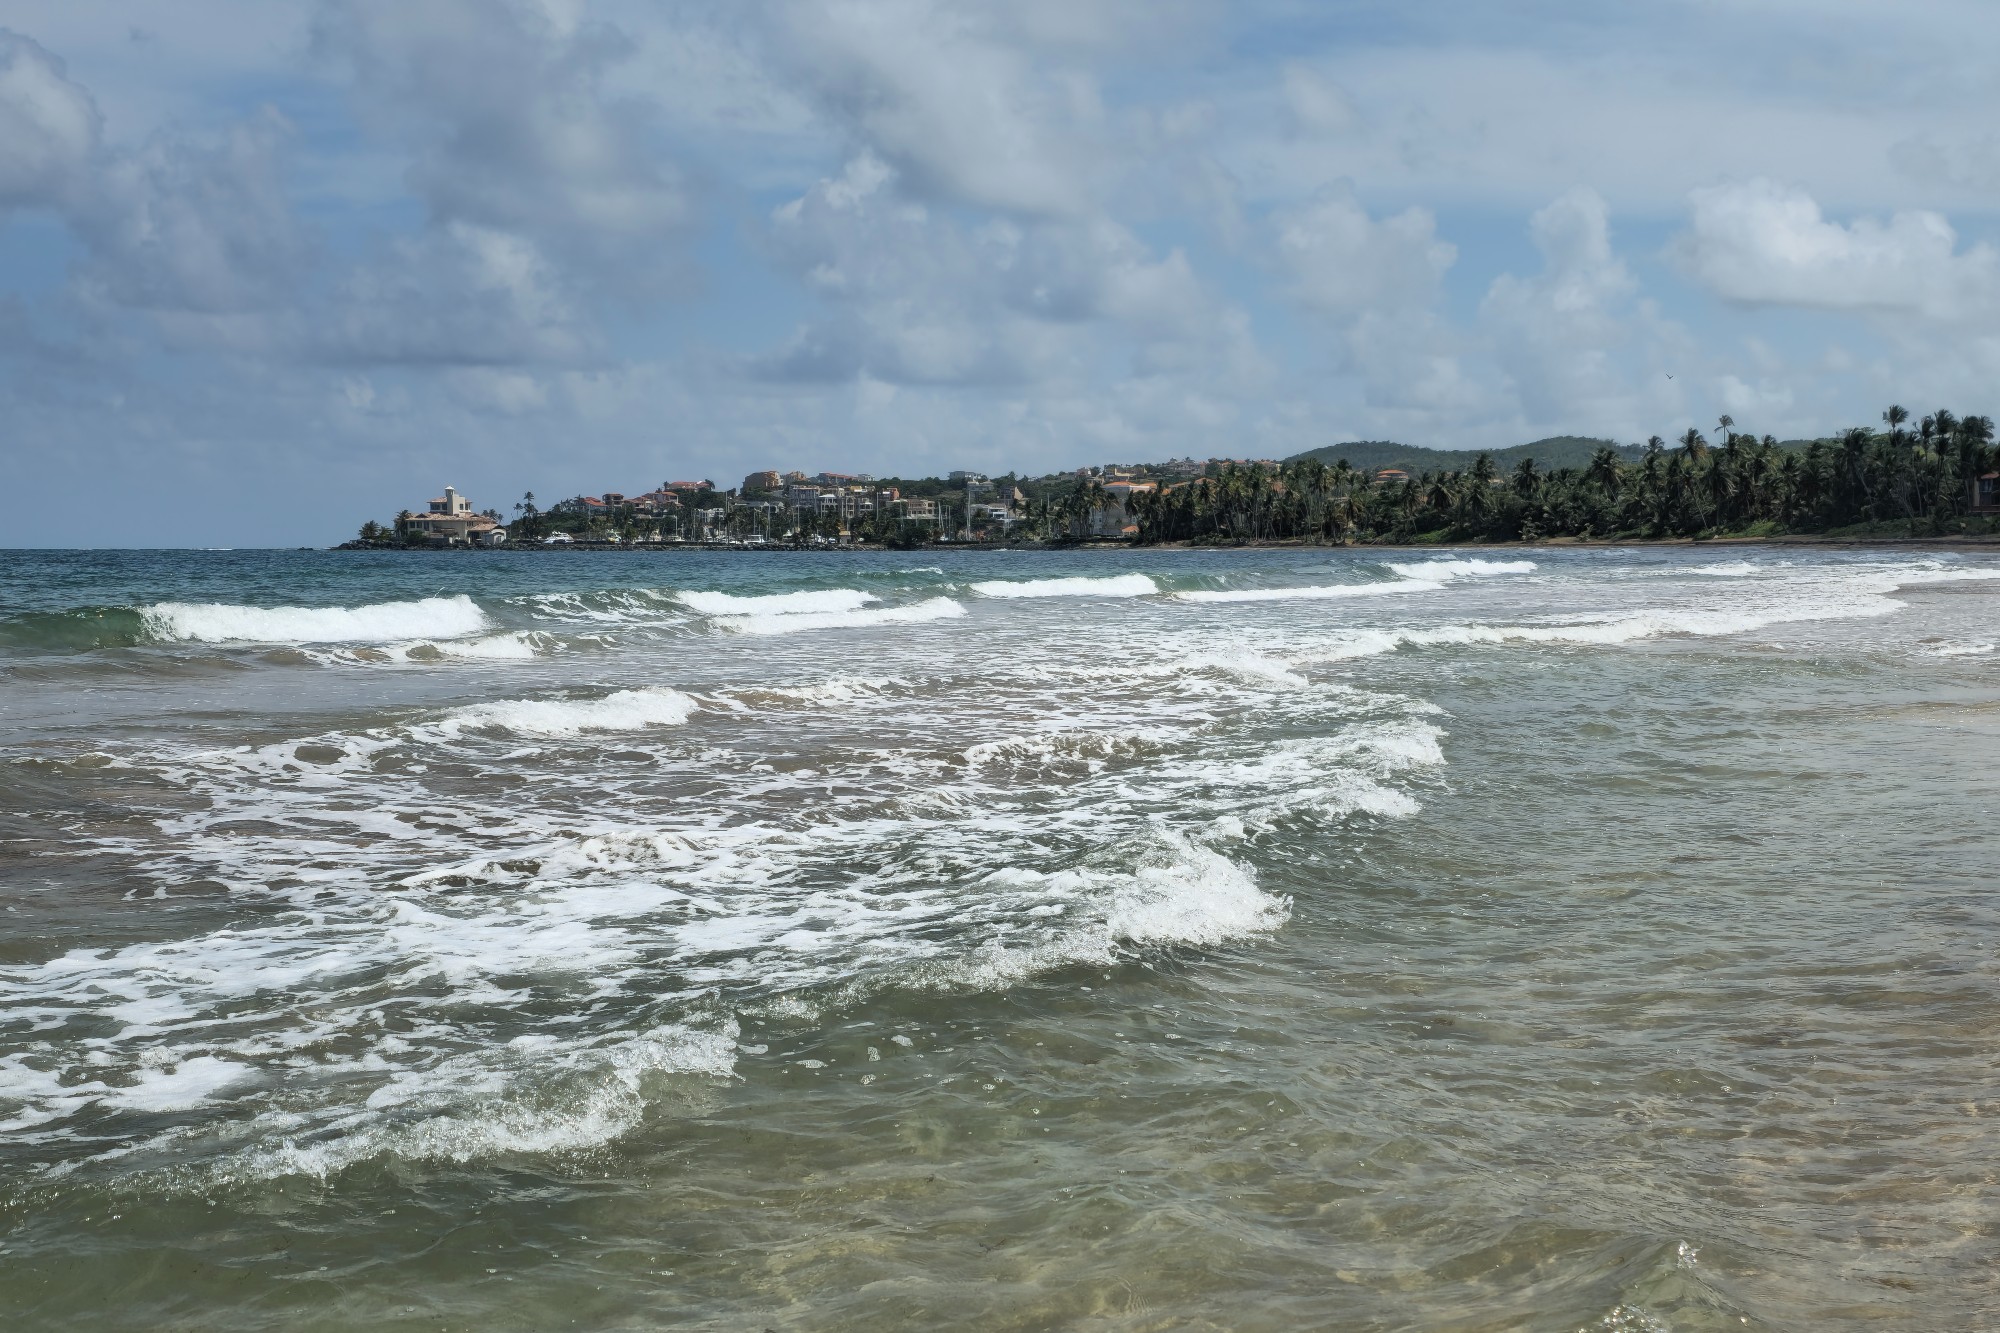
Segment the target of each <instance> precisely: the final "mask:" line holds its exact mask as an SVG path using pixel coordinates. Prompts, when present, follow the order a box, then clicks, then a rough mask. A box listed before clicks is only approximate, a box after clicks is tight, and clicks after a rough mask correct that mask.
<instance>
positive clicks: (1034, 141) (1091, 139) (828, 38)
mask: <svg viewBox="0 0 2000 1333" xmlns="http://www.w3.org/2000/svg"><path fill="white" fill-rule="evenodd" d="M1077 8H1085V7H1077ZM782 12H783V14H784V16H785V20H786V21H785V22H784V23H783V24H781V25H780V26H779V28H778V29H777V32H776V36H775V45H776V46H777V48H778V49H779V50H780V51H782V52H783V53H784V54H785V57H786V59H787V61H788V63H789V66H790V68H791V69H792V70H793V71H794V72H795V74H796V75H797V77H798V78H799V79H800V80H801V81H802V83H803V86H804V87H806V88H807V89H809V90H810V92H811V94H812V95H813V96H814V98H815V99H816V100H817V101H818V102H819V103H820V105H821V106H822V107H823V108H824V109H825V110H826V111H827V112H828V113H829V114H831V115H833V116H835V117H837V118H838V119H839V121H841V122H842V123H844V124H846V125H847V126H848V127H849V129H850V132H851V133H852V134H854V135H855V136H856V138H857V139H859V140H860V141H861V142H862V143H864V144H865V145H866V146H867V147H868V148H869V149H870V150H871V151H873V152H875V153H876V154H878V155H880V156H881V157H882V158H883V159H884V160H885V161H886V162H888V163H889V164H890V165H892V166H894V167H895V168H896V170H897V171H898V173H899V174H900V175H901V176H902V177H903V178H904V180H905V181H906V183H907V186H908V188H910V189H911V190H912V191H913V192H914V193H916V194H917V195H919V196H920V197H926V198H931V199H937V200H948V201H954V202H962V203H969V204H975V205H979V206H981V207H986V208H994V209H1001V210H1005V211H1008V212H1010V213H1016V214H1022V215H1029V216H1047V217H1074V216H1078V215H1081V214H1084V213H1087V212H1088V211H1090V209H1091V207H1092V204H1093V202H1094V201H1095V200H1096V199H1098V198H1099V197H1101V195H1102V192H1103V188H1104V186H1105V184H1106V183H1107V182H1106V180H1105V174H1106V172H1107V171H1108V170H1109V169H1111V168H1112V167H1113V165H1114V162H1113V159H1112V158H1111V157H1110V155H1109V154H1108V152H1107V148H1106V144H1105V142H1104V140H1105V137H1106V132H1107V124H1106V120H1107V116H1106V111H1105V108H1104V106H1103V104H1102V101H1101V99H1100V95H1099V91H1098V86H1097V81H1096V79H1095V78H1094V77H1093V75H1092V73H1091V72H1090V71H1089V70H1088V69H1087V68H1085V67H1083V66H1082V65H1080V64H1078V63H1076V62H1074V61H1070V60H1065V59H1064V58H1063V51H1062V49H1061V47H1060V46H1059V45H1058V46H1051V47H1042V48H1039V49H1038V48H1037V47H1036V46H1034V45H1033V44H1032V43H1029V42H1024V41H1021V40H1019V38H1020V37H1021V36H1022V35H1023V32H1022V30H1021V29H1020V28H1017V27H1015V24H1016V23H1019V22H1020V21H1021V19H1020V16H1016V17H1015V19H1014V20H1013V21H1011V22H1010V21H1009V19H1008V17H1007V14H1006V10H1005V8H1004V7H1000V6H994V7H985V6H979V5H964V4H957V3H937V2H936V0H883V2H882V3H876V4H838V5H822V4H793V5H790V6H787V7H786V8H785V9H784V10H783V11H782ZM1027 17H1028V18H1029V19H1030V20H1031V22H1030V23H1029V26H1028V27H1027V29H1026V35H1028V36H1037V35H1039V36H1044V37H1046V36H1049V35H1052V34H1053V35H1056V36H1070V37H1088V36H1090V35H1091V33H1092V32H1093V31H1094V30H1095V29H1094V27H1089V26H1087V27H1085V28H1083V29H1081V30H1076V31H1072V30H1070V29H1068V28H1067V27H1065V26H1063V25H1058V24H1056V23H1055V22H1054V17H1055V16H1054V15H1053V13H1051V12H1050V7H1047V6H1042V7H1040V8H1039V9H1031V11H1030V13H1029V15H1028V16H1027ZM1010 28H1012V29H1013V31H1010Z"/></svg>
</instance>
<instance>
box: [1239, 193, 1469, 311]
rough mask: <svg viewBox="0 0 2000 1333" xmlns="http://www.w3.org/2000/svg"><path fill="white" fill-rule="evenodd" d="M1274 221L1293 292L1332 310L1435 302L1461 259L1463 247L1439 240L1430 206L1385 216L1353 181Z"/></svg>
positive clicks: (1317, 306)
mask: <svg viewBox="0 0 2000 1333" xmlns="http://www.w3.org/2000/svg"><path fill="white" fill-rule="evenodd" d="M1272 221H1273V224H1274V229H1275V237H1274V241H1275V246H1274V248H1275V250H1276V253H1277V256H1278V259H1279V262H1280V263H1281V265H1282V266H1283V269H1284V271H1285V274H1286V276H1287V278H1288V280H1289V287H1288V290H1289V292H1290V294H1291V295H1292V296H1293V297H1295V298H1296V299H1297V300H1299V301H1300V302H1301V303H1303V304H1305V305H1307V306H1310V307H1312V308H1313V309H1315V310H1319V311H1322V312H1324V313H1327V314H1333V315H1355V314H1359V313H1361V312H1363V311H1367V310H1380V309H1384V308H1407V307H1410V306H1427V305H1429V304H1430V303H1431V302H1433V301H1434V300H1436V298H1437V294H1438V290H1439V284H1440V283H1441V282H1442V280H1443V278H1444V275H1445V271H1446V270H1447V269H1449V268H1450V267H1451V266H1452V264H1453V262H1454V261H1455V260H1456V259H1457V257H1458V251H1457V249H1456V247H1454V246H1453V245H1451V243H1450V242H1448V241H1442V240H1440V239H1438V235H1437V220H1436V219H1435V218H1434V217H1432V216H1431V213H1430V211H1429V210H1428V209H1423V208H1408V209H1405V210H1403V211H1402V212H1401V213H1398V214H1396V215H1394V216H1393V217H1386V218H1383V219H1381V220H1380V221H1377V220H1376V219H1374V218H1372V217H1370V216H1369V215H1368V210H1367V209H1365V208H1363V207H1362V205H1361V201H1360V199H1359V197H1358V196H1357V195H1356V193H1355V190H1354V186H1353V184H1352V183H1351V182H1342V183H1340V184H1339V185H1336V186H1334V187H1332V188H1330V189H1328V190H1325V191H1323V192H1322V193H1321V194H1320V195H1319V196H1318V197H1317V198H1315V199H1313V200H1312V201H1311V202H1309V203H1307V204H1304V205H1302V206H1300V207H1298V208H1292V209H1284V210H1280V211H1279V212H1278V213H1276V214H1275V215H1274V216H1273V219H1272Z"/></svg>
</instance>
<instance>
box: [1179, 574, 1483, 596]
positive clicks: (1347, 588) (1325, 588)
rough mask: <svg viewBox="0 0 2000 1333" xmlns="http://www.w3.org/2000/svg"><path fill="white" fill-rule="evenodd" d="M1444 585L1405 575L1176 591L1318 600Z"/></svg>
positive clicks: (1206, 594)
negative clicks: (1376, 579) (1294, 585)
mask: <svg viewBox="0 0 2000 1333" xmlns="http://www.w3.org/2000/svg"><path fill="white" fill-rule="evenodd" d="M1442 587H1444V584H1442V583H1440V582H1438V581H1437V580H1435V579H1418V578H1406V579H1399V580H1397V581H1396V582H1394V583H1332V584H1320V585H1315V586H1307V587H1299V588H1222V589H1214V590H1210V589H1191V590H1189V591H1187V592H1177V593H1175V594H1174V596H1175V598H1177V599H1178V600H1180V601H1183V602H1299V601H1304V602H1316V601H1330V600H1335V599H1339V598H1344V597H1383V596H1392V595H1396V594H1401V593H1410V592H1436V591H1438V589H1440V588H1442Z"/></svg>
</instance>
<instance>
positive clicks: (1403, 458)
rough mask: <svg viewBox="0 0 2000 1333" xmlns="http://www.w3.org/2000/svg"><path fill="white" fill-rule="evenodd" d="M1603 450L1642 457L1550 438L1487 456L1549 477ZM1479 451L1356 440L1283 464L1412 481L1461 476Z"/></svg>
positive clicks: (1627, 448) (1595, 443)
mask: <svg viewBox="0 0 2000 1333" xmlns="http://www.w3.org/2000/svg"><path fill="white" fill-rule="evenodd" d="M1607 445H1608V446H1610V447H1611V448H1613V449H1615V450H1617V451H1618V456H1619V457H1620V458H1622V459H1624V460H1625V461H1626V462H1628V463H1630V462H1636V461H1637V460H1638V459H1639V457H1640V456H1641V455H1642V454H1643V453H1644V452H1645V450H1644V449H1642V448H1641V447H1640V446H1639V445H1636V444H1620V443H1618V442H1617V441H1616V440H1599V439H1593V438H1591V437H1589V436H1585V435H1551V436H1549V437H1548V438H1547V439H1545V440H1536V441H1534V442H1533V443H1531V444H1516V445H1512V446H1510V447H1508V448H1505V449H1488V450H1486V451H1485V452H1486V453H1489V454H1491V455H1493V465H1494V466H1495V467H1497V468H1499V469H1500V470H1501V471H1502V472H1505V471H1507V470H1508V469H1510V468H1512V467H1514V466H1515V465H1516V464H1517V463H1519V462H1520V461H1521V460H1522V459H1524V458H1532V459H1534V460H1535V466H1536V467H1538V468H1540V469H1542V470H1543V471H1544V472H1553V471H1555V470H1556V469H1557V468H1563V467H1574V468H1580V467H1584V466H1586V465H1587V464H1588V463H1589V462H1590V456H1591V455H1592V454H1594V453H1596V452H1597V451H1598V450H1599V449H1602V448H1604V447H1606V446H1607ZM1480 452H1481V451H1480V450H1477V449H1426V448H1424V447H1423V446H1422V445H1416V444H1396V443H1394V442H1393V441H1390V440H1356V441H1354V442H1353V443H1351V444H1328V445H1322V446H1321V447H1320V448H1318V449H1308V450H1306V451H1305V452H1304V453H1302V454H1294V455H1292V457H1291V458H1288V459H1286V460H1285V461H1286V462H1288V463H1290V462H1294V461H1296V460H1298V459H1301V458H1317V459H1319V460H1320V461H1321V462H1323V463H1327V464H1332V463H1336V462H1338V461H1340V460H1341V459H1343V458H1344V459H1346V460H1347V462H1348V465H1349V466H1350V467H1354V468H1357V469H1359V470H1361V471H1363V472H1379V471H1380V470H1381V469H1383V468H1385V467H1396V468H1401V469H1403V471H1405V472H1408V473H1410V474H1411V475H1413V476H1414V475H1415V474H1417V473H1419V472H1462V471H1464V470H1465V469H1466V468H1468V467H1471V466H1472V460H1473V459H1474V458H1476V457H1478V456H1479V454H1480Z"/></svg>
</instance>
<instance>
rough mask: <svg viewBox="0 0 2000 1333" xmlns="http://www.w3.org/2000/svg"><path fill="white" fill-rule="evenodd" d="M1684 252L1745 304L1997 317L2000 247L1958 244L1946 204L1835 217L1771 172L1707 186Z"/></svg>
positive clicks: (1705, 278)
mask: <svg viewBox="0 0 2000 1333" xmlns="http://www.w3.org/2000/svg"><path fill="white" fill-rule="evenodd" d="M1691 199H1692V205H1693V216H1692V218H1691V220H1690V223H1689V227H1688V230H1687V232H1686V233H1685V234H1684V235H1683V236H1681V237H1680V239H1679V241H1678V242H1677V245H1676V253H1677V255H1678V256H1679V258H1680V260H1681V262H1682V263H1683V264H1684V265H1685V266H1686V267H1687V269H1688V271H1689V272H1690V273H1692V274H1693V275H1694V276H1695V277H1696V278H1697V279H1698V280H1700V281H1701V282H1702V283H1703V284H1704V285H1705V286H1707V287H1708V288H1709V290H1711V291H1713V292H1714V293H1715V294H1716V295H1718V296H1721V297H1723V298H1724V299H1726V300H1730V301H1738V302H1743V303H1746V304H1762V305H1786V306H1798V307H1803V308H1807V309H1818V310H1849V311H1863V312H1876V313H1881V314H1892V315H1914V316H1922V317H1927V318H1932V319H1941V320H1952V321H1957V320H1967V319H1971V320H1981V321H1991V320H1992V319H1993V318H1994V316H1995V313H1996V306H1995V297H1996V295H2000V290H1996V277H2000V252H1996V251H1995V250H1994V249H1993V247H1991V246H1989V245H1984V244H1979V245H1973V246H1970V247H1968V248H1966V249H1964V250H1961V249H1959V245H1958V233H1957V232H1956V231H1954V230H1953V228H1952V226H1951V224H1950V223H1949V222H1947V221H1946V220H1945V219H1944V217H1943V216H1942V215H1941V214H1938V213H1933V212H1929V211H1924V210H1916V211H1911V212H1904V213H1897V214H1895V215H1894V216H1892V217H1891V218H1890V219H1889V220H1888V221H1887V222H1882V221H1878V220H1876V219H1874V218H1858V219H1856V220H1855V221H1854V222H1852V223H1848V224H1843V223H1840V222H1834V221H1830V220H1828V219H1827V218H1826V217H1825V216H1824V215H1823V214H1822V213H1821V211H1820V207H1819V204H1818V203H1817V202H1815V201H1814V199H1813V197H1812V196H1811V195H1809V194H1807V193H1806V192H1805V191H1804V190H1800V189H1796V188H1789V187H1786V186H1782V185H1779V184H1777V183H1775V182H1773V181H1770V180H1766V179H1757V180H1751V181H1744V182H1741V183H1738V184H1731V185H1719V186H1712V187H1708V188H1705V189H1699V190H1696V191H1694V192H1693V195H1692V196H1691Z"/></svg>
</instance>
